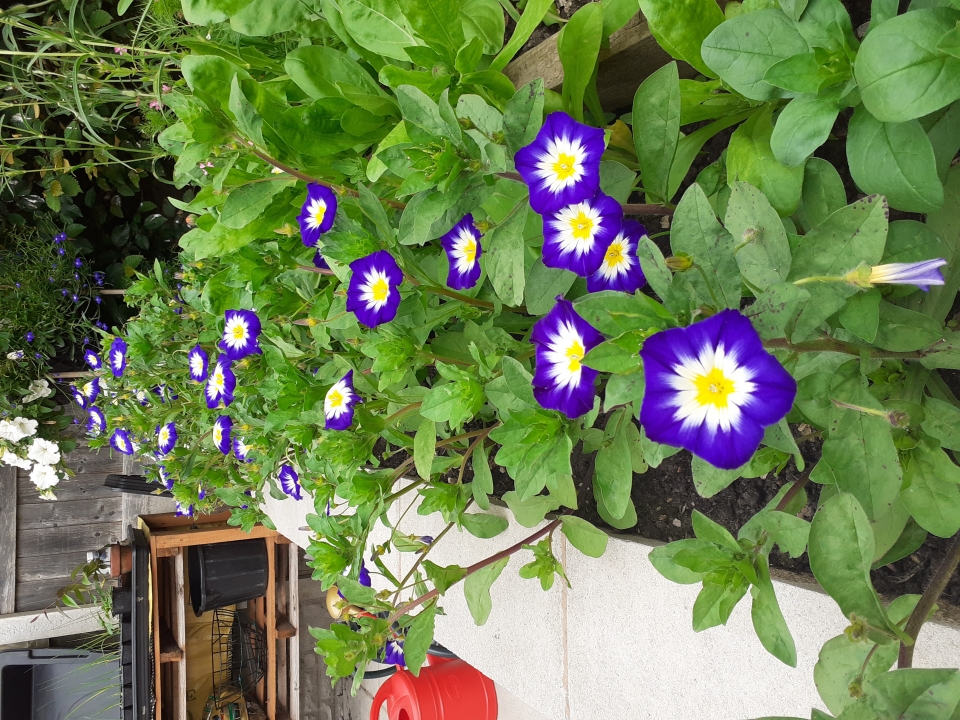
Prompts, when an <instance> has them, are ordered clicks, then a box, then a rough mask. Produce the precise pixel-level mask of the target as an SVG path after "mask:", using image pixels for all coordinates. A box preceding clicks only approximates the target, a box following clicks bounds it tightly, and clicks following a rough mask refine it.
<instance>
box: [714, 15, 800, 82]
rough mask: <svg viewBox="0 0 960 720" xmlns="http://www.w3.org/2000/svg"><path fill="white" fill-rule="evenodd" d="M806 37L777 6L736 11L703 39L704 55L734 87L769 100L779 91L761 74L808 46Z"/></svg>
mask: <svg viewBox="0 0 960 720" xmlns="http://www.w3.org/2000/svg"><path fill="white" fill-rule="evenodd" d="M809 49H810V48H809V46H808V45H807V41H806V40H804V39H803V36H802V35H801V34H800V33H799V32H797V30H796V29H795V28H794V25H793V23H792V22H790V20H789V19H788V18H787V16H786V15H784V14H783V13H782V12H781V11H780V10H779V9H777V10H774V9H767V10H757V11H756V12H752V13H746V14H743V15H737V16H736V17H734V18H732V19H730V20H727V21H726V22H725V23H723V24H721V25H719V26H718V27H717V28H716V29H715V30H714V31H713V32H712V33H710V36H709V37H707V38H706V39H705V40H704V41H703V48H702V52H703V59H704V62H706V64H707V65H709V66H710V69H711V70H713V71H714V72H715V73H716V74H717V75H719V76H720V78H721V79H722V80H723V81H724V82H725V83H727V84H728V85H730V87H732V88H733V89H734V90H736V91H737V92H739V93H740V94H742V95H745V96H746V97H748V98H750V99H751V100H771V99H773V98H777V97H781V96H782V94H783V93H782V91H781V90H780V89H779V88H777V87H774V86H773V85H771V84H770V83H768V82H766V81H765V80H764V79H763V78H764V76H765V75H766V74H767V71H768V70H769V69H770V68H771V67H773V66H774V65H776V64H777V63H778V62H780V61H781V60H786V59H787V58H789V57H792V56H793V55H798V54H800V53H805V52H807V51H808V50H809Z"/></svg>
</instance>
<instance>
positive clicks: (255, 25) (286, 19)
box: [230, 0, 310, 37]
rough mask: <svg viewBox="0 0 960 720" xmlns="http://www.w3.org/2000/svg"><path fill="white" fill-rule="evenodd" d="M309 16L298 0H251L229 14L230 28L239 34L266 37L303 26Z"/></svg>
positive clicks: (307, 21)
mask: <svg viewBox="0 0 960 720" xmlns="http://www.w3.org/2000/svg"><path fill="white" fill-rule="evenodd" d="M309 16H310V11H309V10H308V8H307V7H306V6H305V5H304V3H302V2H300V0H253V2H251V3H248V4H247V6H246V7H245V8H243V10H241V11H240V12H238V13H236V14H233V15H231V16H230V29H231V30H233V31H234V32H236V33H240V34H241V35H248V36H251V37H267V36H269V35H276V34H277V33H282V32H287V31H290V30H296V29H297V28H300V27H303V26H305V25H307V24H308V23H309Z"/></svg>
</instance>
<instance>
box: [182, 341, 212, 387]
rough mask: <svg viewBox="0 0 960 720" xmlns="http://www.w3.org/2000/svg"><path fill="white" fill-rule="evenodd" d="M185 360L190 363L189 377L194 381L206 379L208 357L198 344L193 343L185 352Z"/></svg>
mask: <svg viewBox="0 0 960 720" xmlns="http://www.w3.org/2000/svg"><path fill="white" fill-rule="evenodd" d="M187 362H189V363H190V379H191V380H194V381H196V382H203V381H204V380H206V379H207V368H208V365H209V362H210V360H209V358H208V357H207V353H205V352H204V351H203V348H202V347H200V346H199V345H194V346H193V348H191V350H190V352H188V353H187Z"/></svg>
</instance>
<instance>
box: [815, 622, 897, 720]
mask: <svg viewBox="0 0 960 720" xmlns="http://www.w3.org/2000/svg"><path fill="white" fill-rule="evenodd" d="M899 650H900V646H899V644H897V643H890V644H889V645H875V644H874V643H870V642H857V641H854V640H851V639H850V638H849V637H848V636H847V635H838V636H837V637H835V638H830V639H829V640H827V642H826V643H825V644H824V646H823V647H822V648H820V656H819V658H818V659H817V664H816V665H814V666H813V679H814V682H816V684H817V692H818V693H819V694H820V699H821V700H823V704H824V705H826V706H827V708H828V709H829V710H830V712H832V713H834V714H835V715H839V714H840V713H841V712H843V710H844V708H846V707H848V706H850V705H852V704H853V703H854V702H856V700H855V699H854V698H853V697H851V696H850V689H849V688H850V683H852V682H853V681H854V679H855V678H857V677H858V676H859V675H860V671H861V670H863V680H870V679H872V678H875V677H876V676H877V675H879V674H880V673H884V672H886V671H887V670H889V669H890V667H891V666H892V665H893V663H895V662H896V660H897V653H898V652H899ZM868 656H869V661H868V660H867V657H868ZM864 663H866V666H864Z"/></svg>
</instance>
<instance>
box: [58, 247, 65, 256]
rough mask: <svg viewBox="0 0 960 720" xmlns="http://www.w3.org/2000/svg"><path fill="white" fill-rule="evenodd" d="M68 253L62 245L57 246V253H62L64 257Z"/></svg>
mask: <svg viewBox="0 0 960 720" xmlns="http://www.w3.org/2000/svg"><path fill="white" fill-rule="evenodd" d="M66 254H67V251H66V250H65V249H64V248H62V247H61V248H57V255H60V256H61V257H63V256H64V255H66Z"/></svg>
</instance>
